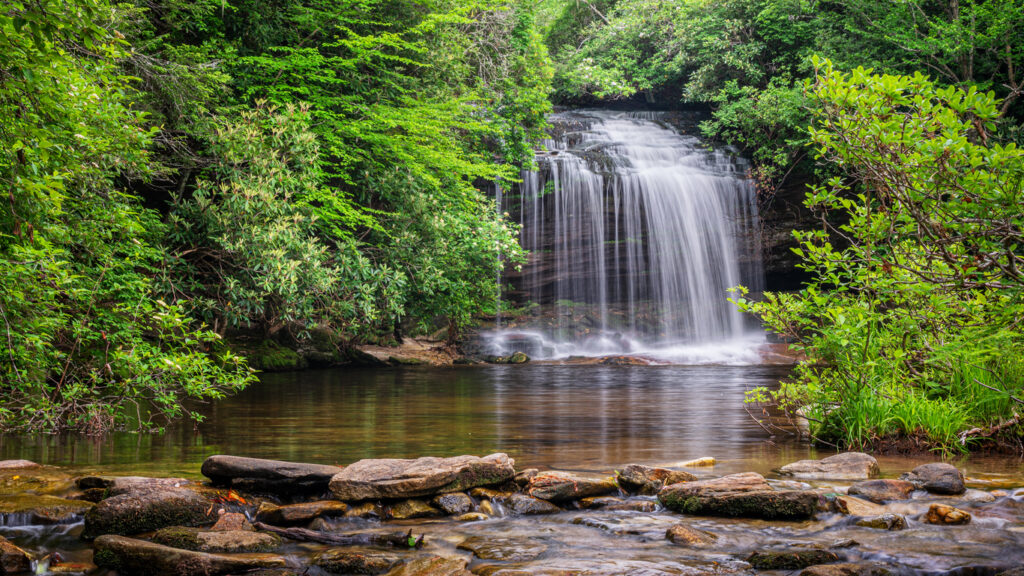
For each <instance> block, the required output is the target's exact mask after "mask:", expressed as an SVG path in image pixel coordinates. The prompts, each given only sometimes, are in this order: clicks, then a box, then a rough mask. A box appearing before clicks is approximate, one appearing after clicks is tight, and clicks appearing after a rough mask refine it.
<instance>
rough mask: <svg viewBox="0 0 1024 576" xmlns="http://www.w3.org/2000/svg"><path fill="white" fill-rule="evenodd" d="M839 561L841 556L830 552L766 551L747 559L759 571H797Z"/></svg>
mask: <svg viewBox="0 0 1024 576" xmlns="http://www.w3.org/2000/svg"><path fill="white" fill-rule="evenodd" d="M838 561H839V556H836V554H835V553H834V552H829V551H828V550H794V551H786V552H773V551H764V552H754V553H753V554H751V555H750V556H748V557H747V562H749V563H750V565H751V566H753V567H754V568H756V569H758V570H796V569H799V568H806V567H808V566H813V565H815V564H827V563H829V562H838Z"/></svg>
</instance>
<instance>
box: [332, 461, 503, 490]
mask: <svg viewBox="0 0 1024 576" xmlns="http://www.w3.org/2000/svg"><path fill="white" fill-rule="evenodd" d="M513 465H514V462H513V461H512V459H511V458H509V457H508V456H507V455H505V454H491V455H490V456H486V457H484V458H478V457H476V456H456V457H454V458H433V457H427V458H418V459H416V460H396V459H381V460H360V461H358V462H356V463H355V464H352V465H351V466H349V467H347V468H345V469H344V470H342V471H341V472H339V473H338V474H336V475H335V476H334V477H333V478H332V479H331V482H330V488H331V491H332V492H333V493H334V495H335V496H336V497H337V498H338V499H339V500H344V501H360V500H377V499H381V498H394V499H398V498H416V497H420V496H433V495H435V494H441V493H444V492H459V491H462V490H468V489H470V488H474V487H476V486H489V485H494V484H501V483H502V482H505V481H507V480H511V479H512V477H513V476H514V475H515V469H514V468H513Z"/></svg>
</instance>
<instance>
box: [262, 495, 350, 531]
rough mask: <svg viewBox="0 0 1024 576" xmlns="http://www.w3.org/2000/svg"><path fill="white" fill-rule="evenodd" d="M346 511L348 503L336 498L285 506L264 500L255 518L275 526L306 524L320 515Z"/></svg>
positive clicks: (330, 515)
mask: <svg viewBox="0 0 1024 576" xmlns="http://www.w3.org/2000/svg"><path fill="white" fill-rule="evenodd" d="M347 511H348V505H347V504H345V503H344V502H338V501H337V500H320V501H317V502H303V503H300V504H289V505H287V506H275V505H274V504H271V503H269V502H264V503H262V504H260V507H259V509H258V510H256V520H259V521H260V522H266V523H267V524H274V525H277V526H289V525H296V524H306V523H308V522H310V521H312V520H315V519H317V518H320V517H325V518H331V517H337V516H344V515H345V512H347Z"/></svg>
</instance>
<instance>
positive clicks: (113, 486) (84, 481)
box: [75, 476, 191, 498]
mask: <svg viewBox="0 0 1024 576" xmlns="http://www.w3.org/2000/svg"><path fill="white" fill-rule="evenodd" d="M75 484H76V485H77V486H78V487H79V488H81V489H82V490H92V489H103V490H105V492H104V497H105V498H109V497H111V496H120V495H121V494H128V493H131V492H138V491H142V490H166V489H170V488H180V487H182V486H186V485H188V484H191V482H190V481H188V480H186V479H184V478H149V477H146V476H83V477H82V478H79V479H77V480H75Z"/></svg>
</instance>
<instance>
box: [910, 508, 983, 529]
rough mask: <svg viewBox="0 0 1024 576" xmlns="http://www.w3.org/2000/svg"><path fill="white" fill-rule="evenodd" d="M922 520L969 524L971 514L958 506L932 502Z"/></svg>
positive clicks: (929, 522) (947, 523)
mask: <svg viewBox="0 0 1024 576" xmlns="http://www.w3.org/2000/svg"><path fill="white" fill-rule="evenodd" d="M922 520H923V521H924V522H926V523H928V524H939V525H944V526H956V525H961V524H969V523H970V522H971V515H970V514H968V513H967V512H964V511H963V510H961V509H959V508H954V507H952V506H946V505H945V504H932V505H931V507H930V508H928V512H927V513H925V515H924V518H922Z"/></svg>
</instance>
